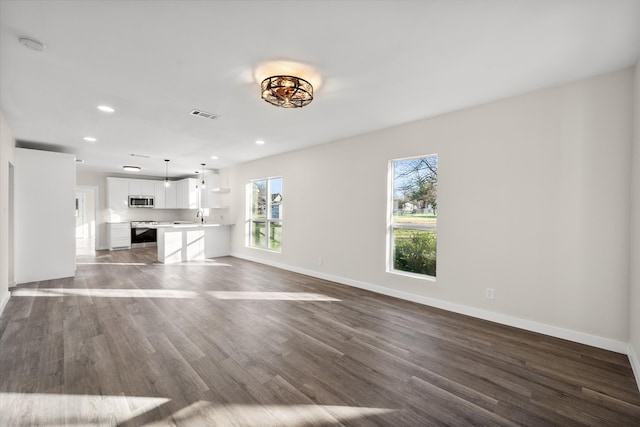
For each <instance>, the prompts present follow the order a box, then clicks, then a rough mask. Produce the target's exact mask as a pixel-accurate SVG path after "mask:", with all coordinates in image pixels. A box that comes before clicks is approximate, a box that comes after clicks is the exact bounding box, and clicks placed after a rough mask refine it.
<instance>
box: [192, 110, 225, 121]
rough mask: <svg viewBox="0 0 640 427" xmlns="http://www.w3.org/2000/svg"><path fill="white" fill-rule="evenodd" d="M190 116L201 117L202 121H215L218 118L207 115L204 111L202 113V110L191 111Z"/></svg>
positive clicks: (213, 115)
mask: <svg viewBox="0 0 640 427" xmlns="http://www.w3.org/2000/svg"><path fill="white" fill-rule="evenodd" d="M191 115H192V116H198V117H202V118H203V119H211V120H215V119H217V118H219V117H220V116H216V115H215V114H211V113H207V112H206V111H202V110H191Z"/></svg>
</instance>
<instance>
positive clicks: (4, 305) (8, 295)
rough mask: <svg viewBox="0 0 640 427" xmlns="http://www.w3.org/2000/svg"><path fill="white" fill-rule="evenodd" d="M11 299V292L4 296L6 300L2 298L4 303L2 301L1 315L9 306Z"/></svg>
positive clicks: (0, 303) (0, 306)
mask: <svg viewBox="0 0 640 427" xmlns="http://www.w3.org/2000/svg"><path fill="white" fill-rule="evenodd" d="M9 298H11V292H7V293H6V294H5V295H4V298H2V301H0V314H2V312H3V311H4V308H5V307H6V306H7V303H8V302H9Z"/></svg>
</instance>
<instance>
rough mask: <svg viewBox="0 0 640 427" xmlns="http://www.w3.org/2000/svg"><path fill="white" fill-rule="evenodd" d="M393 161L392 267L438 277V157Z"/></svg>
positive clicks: (390, 249)
mask: <svg viewBox="0 0 640 427" xmlns="http://www.w3.org/2000/svg"><path fill="white" fill-rule="evenodd" d="M390 163H391V164H390V169H391V178H392V186H391V189H392V190H391V195H390V197H391V203H390V204H389V205H390V212H389V216H390V233H391V235H390V239H389V241H390V245H389V246H390V247H389V256H390V263H389V264H390V270H391V271H402V272H407V273H415V274H421V275H425V276H431V277H435V276H436V243H437V225H438V212H437V209H438V200H437V195H438V156H437V155H436V154H434V155H429V156H424V157H414V158H408V159H399V160H392V161H391V162H390Z"/></svg>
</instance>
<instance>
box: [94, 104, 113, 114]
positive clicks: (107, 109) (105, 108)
mask: <svg viewBox="0 0 640 427" xmlns="http://www.w3.org/2000/svg"><path fill="white" fill-rule="evenodd" d="M96 108H97V109H98V110H100V111H102V112H103V113H113V112H115V111H116V110H115V109H114V108H113V107H109V106H108V105H98V106H97V107H96Z"/></svg>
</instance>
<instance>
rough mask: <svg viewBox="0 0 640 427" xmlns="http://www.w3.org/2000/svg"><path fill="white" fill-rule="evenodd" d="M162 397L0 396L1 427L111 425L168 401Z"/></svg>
mask: <svg viewBox="0 0 640 427" xmlns="http://www.w3.org/2000/svg"><path fill="white" fill-rule="evenodd" d="M169 400H170V399H167V398H164V397H136V396H97V395H83V394H45V393H0V425H2V426H65V425H83V426H90V425H91V426H95V425H107V426H109V425H114V424H115V423H118V424H120V423H123V422H125V421H127V420H130V419H132V418H134V417H136V416H138V415H140V414H144V413H146V412H148V411H150V410H152V409H153V408H157V407H158V406H160V405H162V404H164V403H166V402H168V401H169Z"/></svg>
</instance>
